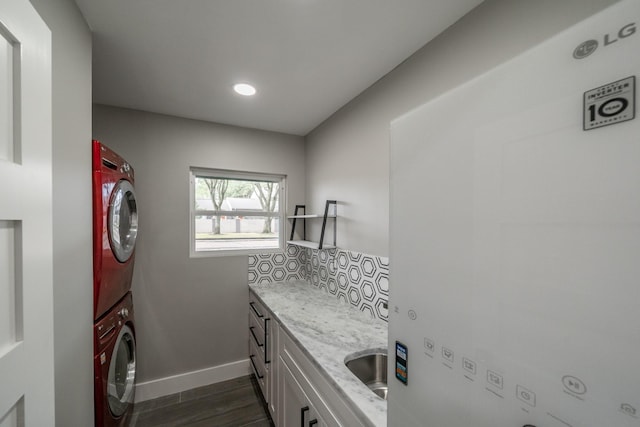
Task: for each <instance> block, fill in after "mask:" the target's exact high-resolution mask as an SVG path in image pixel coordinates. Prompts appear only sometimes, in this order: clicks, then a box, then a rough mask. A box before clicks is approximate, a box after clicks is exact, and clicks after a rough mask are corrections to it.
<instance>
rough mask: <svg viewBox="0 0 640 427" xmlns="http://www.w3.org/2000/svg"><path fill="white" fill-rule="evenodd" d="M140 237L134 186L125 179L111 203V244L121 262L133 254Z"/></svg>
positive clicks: (112, 194) (120, 182)
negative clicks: (137, 238) (138, 236)
mask: <svg viewBox="0 0 640 427" xmlns="http://www.w3.org/2000/svg"><path fill="white" fill-rule="evenodd" d="M137 235H138V208H137V206H136V194H135V192H134V190H133V185H131V183H130V182H129V181H127V180H125V179H123V180H120V181H118V183H117V184H116V186H115V187H114V189H113V192H112V193H111V201H110V202H109V242H110V243H111V250H112V251H113V254H114V255H115V257H116V259H117V260H118V261H120V262H125V261H127V260H128V259H129V258H130V257H131V255H132V254H133V249H134V248H135V246H136V237H137Z"/></svg>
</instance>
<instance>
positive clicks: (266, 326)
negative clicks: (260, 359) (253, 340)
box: [264, 318, 271, 363]
mask: <svg viewBox="0 0 640 427" xmlns="http://www.w3.org/2000/svg"><path fill="white" fill-rule="evenodd" d="M269 320H271V319H269V318H266V319H264V363H271V361H270V360H269V350H268V349H267V348H268V345H269V336H268V335H267V331H268V330H269V325H268V324H267V322H268V321H269Z"/></svg>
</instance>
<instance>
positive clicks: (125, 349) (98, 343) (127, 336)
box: [93, 292, 136, 427]
mask: <svg viewBox="0 0 640 427" xmlns="http://www.w3.org/2000/svg"><path fill="white" fill-rule="evenodd" d="M94 348H95V353H94V362H93V363H94V373H95V378H94V381H95V386H94V388H95V421H96V427H116V426H117V427H121V426H126V425H127V423H128V422H129V420H130V416H131V412H132V410H133V400H134V394H135V384H134V383H135V377H136V339H135V326H134V316H133V299H132V297H131V292H129V293H127V294H126V295H125V297H124V298H122V300H121V301H119V302H118V303H117V304H116V305H115V306H114V307H113V308H111V310H109V311H108V312H107V313H106V314H105V315H104V316H103V317H102V318H101V319H100V320H99V321H97V322H96V323H95V325H94Z"/></svg>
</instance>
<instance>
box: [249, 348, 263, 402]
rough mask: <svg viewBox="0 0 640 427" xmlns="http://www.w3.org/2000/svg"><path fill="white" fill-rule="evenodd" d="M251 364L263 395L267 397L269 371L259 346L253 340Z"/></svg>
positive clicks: (250, 354) (250, 349)
mask: <svg viewBox="0 0 640 427" xmlns="http://www.w3.org/2000/svg"><path fill="white" fill-rule="evenodd" d="M249 362H251V369H252V370H253V373H254V374H255V375H256V379H257V380H258V384H260V389H261V390H262V395H263V396H265V397H266V396H267V369H266V367H265V363H264V359H263V354H262V352H261V351H260V350H259V349H258V346H257V345H256V344H255V342H254V341H253V338H250V339H249Z"/></svg>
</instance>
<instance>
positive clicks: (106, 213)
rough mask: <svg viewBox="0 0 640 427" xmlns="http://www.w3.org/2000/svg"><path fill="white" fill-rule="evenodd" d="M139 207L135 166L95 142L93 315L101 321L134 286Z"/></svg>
mask: <svg viewBox="0 0 640 427" xmlns="http://www.w3.org/2000/svg"><path fill="white" fill-rule="evenodd" d="M137 234H138V210H137V206H136V195H135V191H134V189H133V168H132V167H131V165H130V164H129V163H127V162H126V161H125V160H124V159H123V158H122V157H120V156H119V155H118V154H116V153H115V152H114V151H112V150H110V149H109V148H107V147H106V146H104V145H103V144H102V143H100V142H99V141H93V315H94V320H98V319H99V318H100V317H101V316H103V315H104V314H105V313H106V312H107V311H108V310H109V309H110V308H111V307H113V306H114V305H115V304H116V303H117V302H118V301H120V299H121V298H122V297H123V296H124V295H125V294H126V293H127V292H129V290H130V289H131V279H132V277H133V261H134V249H135V244H136V236H137Z"/></svg>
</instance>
